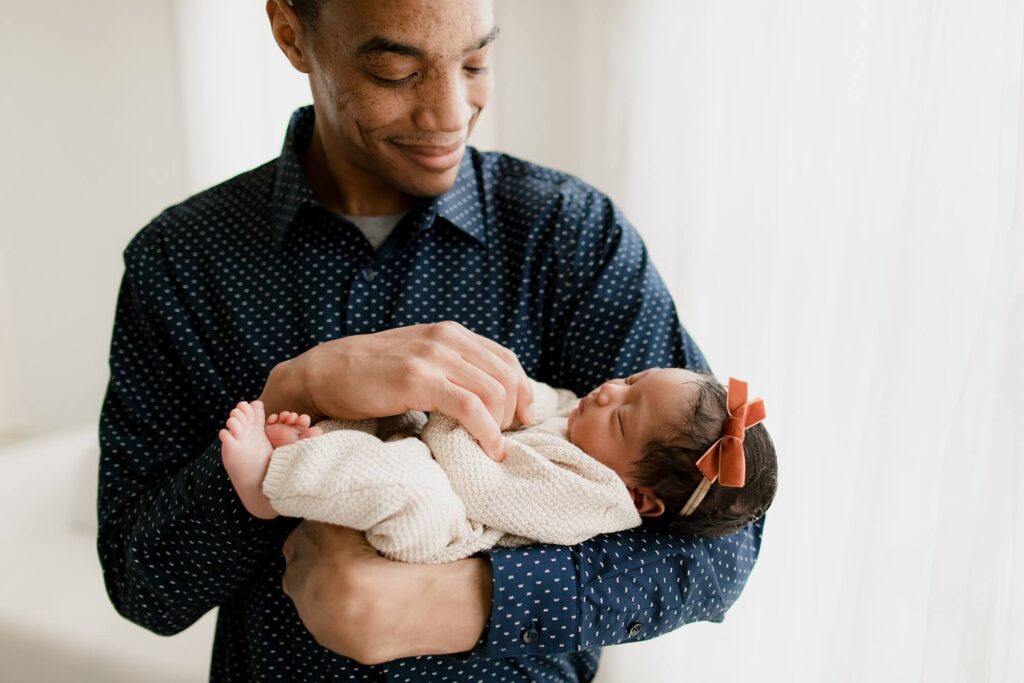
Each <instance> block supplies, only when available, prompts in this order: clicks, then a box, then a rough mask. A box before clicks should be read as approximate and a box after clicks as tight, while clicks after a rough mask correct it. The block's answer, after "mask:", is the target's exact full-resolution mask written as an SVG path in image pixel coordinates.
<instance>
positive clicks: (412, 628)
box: [379, 557, 491, 661]
mask: <svg viewBox="0 0 1024 683" xmlns="http://www.w3.org/2000/svg"><path fill="white" fill-rule="evenodd" d="M399 568H401V569H403V570H405V573H406V575H407V576H408V577H409V578H408V579H407V580H406V581H404V585H403V586H402V590H400V591H398V592H397V594H400V595H402V597H403V598H404V599H403V600H401V602H403V603H404V604H400V605H398V604H394V602H395V600H394V598H390V597H385V596H382V599H381V603H379V606H380V607H381V611H382V612H384V613H385V614H386V616H387V618H388V620H389V621H391V628H389V629H387V632H388V633H389V634H392V635H391V637H390V638H389V640H388V642H387V643H386V644H385V647H384V651H383V652H382V653H380V655H379V659H380V661H389V660H392V659H398V658H401V657H414V656H417V655H441V654H454V653H457V652H466V651H469V650H472V649H473V648H474V647H475V646H476V644H477V641H479V639H480V634H481V633H483V630H484V628H485V627H486V625H487V620H488V618H489V617H490V613H491V564H490V562H489V561H487V560H486V559H484V558H479V557H471V558H467V559H465V560H459V561H457V562H450V563H447V564H440V565H416V564H407V565H399ZM395 594H396V593H392V595H395Z"/></svg>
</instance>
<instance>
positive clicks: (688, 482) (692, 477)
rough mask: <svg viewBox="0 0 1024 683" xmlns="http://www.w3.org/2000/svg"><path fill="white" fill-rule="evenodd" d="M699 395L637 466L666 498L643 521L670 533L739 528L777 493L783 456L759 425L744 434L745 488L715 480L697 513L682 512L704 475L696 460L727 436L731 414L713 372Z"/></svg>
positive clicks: (637, 473)
mask: <svg viewBox="0 0 1024 683" xmlns="http://www.w3.org/2000/svg"><path fill="white" fill-rule="evenodd" d="M698 381H699V387H698V392H697V397H696V399H695V400H694V401H693V405H692V406H691V409H690V410H689V414H685V415H680V416H679V418H678V419H677V420H676V421H675V422H674V423H673V424H669V425H666V426H665V433H664V434H663V436H662V437H661V438H660V439H655V440H653V441H651V442H649V443H648V444H647V446H646V447H645V448H644V455H643V457H642V458H641V459H640V461H639V462H638V463H637V464H636V465H635V467H634V470H633V479H634V480H636V482H637V484H638V485H640V486H646V487H649V488H651V489H652V490H653V491H654V493H655V495H657V496H658V498H660V499H661V500H662V502H664V503H665V512H664V513H663V514H662V515H660V516H658V517H646V518H644V523H645V524H646V525H648V526H650V527H653V528H661V529H664V530H666V531H668V532H670V533H673V534H675V533H679V534H694V535H698V536H705V537H715V536H725V535H727V534H731V533H734V532H736V531H739V530H740V529H742V528H743V527H745V526H746V525H748V524H750V523H751V522H754V521H756V520H758V519H760V518H761V516H762V515H764V513H765V511H766V510H767V509H768V507H769V506H770V505H771V504H772V500H773V499H774V498H775V489H776V487H777V486H778V461H777V460H776V457H775V446H774V445H773V444H772V440H771V437H770V436H768V430H767V429H765V427H764V423H763V422H762V423H760V424H756V425H754V426H753V427H751V428H750V429H748V430H747V431H746V433H745V435H744V440H743V451H744V455H745V458H746V483H745V484H744V485H743V487H742V488H732V487H728V486H721V485H719V484H718V483H717V482H716V483H714V484H712V485H711V489H710V490H709V491H708V493H707V496H706V497H705V498H704V500H703V501H701V503H700V505H698V506H697V509H696V510H694V512H693V514H691V515H689V516H687V517H681V516H680V515H679V511H680V510H681V509H682V508H683V506H684V505H686V501H687V500H689V498H690V495H691V494H692V493H693V492H694V490H695V489H696V488H697V485H698V484H699V483H700V481H701V479H703V477H704V475H703V474H701V471H700V470H699V469H697V464H696V463H697V460H698V459H699V458H700V457H701V456H702V455H704V453H705V451H707V449H708V448H710V447H711V445H712V444H713V443H714V442H715V441H717V440H718V438H719V437H720V436H721V435H722V428H723V426H724V424H725V420H726V418H727V417H728V416H729V413H728V408H727V405H726V388H725V387H724V386H722V384H721V383H720V382H719V381H718V380H716V379H715V378H714V377H713V376H711V375H700V379H699V380H698Z"/></svg>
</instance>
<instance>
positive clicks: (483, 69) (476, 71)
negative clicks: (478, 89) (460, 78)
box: [463, 66, 490, 76]
mask: <svg viewBox="0 0 1024 683" xmlns="http://www.w3.org/2000/svg"><path fill="white" fill-rule="evenodd" d="M463 68H465V69H466V71H468V72H469V73H471V74H473V75H474V76H479V75H481V74H485V73H487V71H488V70H489V69H490V67H487V66H467V67H463Z"/></svg>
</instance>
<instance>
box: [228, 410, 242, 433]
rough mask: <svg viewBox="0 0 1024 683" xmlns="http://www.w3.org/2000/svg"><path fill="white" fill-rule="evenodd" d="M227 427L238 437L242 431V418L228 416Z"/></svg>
mask: <svg viewBox="0 0 1024 683" xmlns="http://www.w3.org/2000/svg"><path fill="white" fill-rule="evenodd" d="M227 428H228V431H230V432H231V436H233V437H235V438H238V437H239V436H240V435H241V433H242V421H241V419H239V418H237V417H235V416H233V415H232V416H231V417H229V418H228V423H227Z"/></svg>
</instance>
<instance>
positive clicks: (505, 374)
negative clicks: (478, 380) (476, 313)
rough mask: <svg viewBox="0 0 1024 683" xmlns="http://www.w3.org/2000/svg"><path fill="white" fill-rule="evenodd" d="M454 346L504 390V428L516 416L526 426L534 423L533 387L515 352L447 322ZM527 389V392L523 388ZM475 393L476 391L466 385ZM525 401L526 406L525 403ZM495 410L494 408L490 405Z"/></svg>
mask: <svg viewBox="0 0 1024 683" xmlns="http://www.w3.org/2000/svg"><path fill="white" fill-rule="evenodd" d="M444 325H445V327H444V328H443V329H445V330H447V332H448V334H449V335H450V337H451V341H452V342H453V344H452V346H453V347H454V350H455V351H457V352H458V353H459V354H460V355H461V356H462V358H463V359H464V360H465V361H466V362H467V363H468V364H470V365H473V366H475V367H477V368H480V369H481V370H483V371H484V372H486V373H487V374H488V375H490V376H491V377H493V378H494V379H495V380H496V381H498V382H499V383H500V384H501V386H502V387H504V390H505V396H504V405H503V411H502V415H501V417H499V418H496V419H497V421H498V423H499V424H500V425H501V428H502V429H508V428H509V426H511V424H512V420H513V418H514V417H515V416H516V414H518V415H519V420H520V422H522V423H523V424H529V423H531V422H533V419H532V418H533V415H532V413H531V412H529V411H531V410H532V405H533V387H532V386H531V385H530V380H529V378H528V377H527V376H526V371H525V370H523V366H522V364H520V362H519V358H518V357H517V356H516V354H515V353H513V352H512V351H510V350H509V349H507V348H505V347H504V346H502V345H501V344H499V343H498V342H496V341H493V340H491V339H488V338H487V337H484V336H482V335H479V334H477V333H475V332H473V331H472V330H470V329H467V328H465V327H463V326H461V325H458V323H452V324H451V325H449V324H448V323H444ZM524 387H525V388H526V390H525V391H524V390H523V388H524ZM466 388H467V389H470V391H473V390H474V388H473V387H470V386H467V387H466ZM522 401H525V403H522ZM488 407H489V408H492V406H488Z"/></svg>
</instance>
